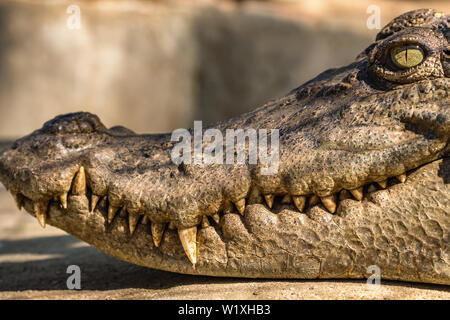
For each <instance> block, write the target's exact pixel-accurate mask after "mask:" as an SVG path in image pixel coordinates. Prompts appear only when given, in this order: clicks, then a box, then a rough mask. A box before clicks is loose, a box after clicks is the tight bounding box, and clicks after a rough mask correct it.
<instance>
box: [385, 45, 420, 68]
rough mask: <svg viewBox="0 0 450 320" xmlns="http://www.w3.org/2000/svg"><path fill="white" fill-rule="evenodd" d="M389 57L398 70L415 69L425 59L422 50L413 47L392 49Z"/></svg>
mask: <svg viewBox="0 0 450 320" xmlns="http://www.w3.org/2000/svg"><path fill="white" fill-rule="evenodd" d="M390 56H391V60H392V62H393V63H394V64H395V65H396V66H397V67H398V68H400V69H408V68H412V67H415V66H417V65H418V64H420V63H421V62H422V61H423V59H424V58H425V54H424V52H423V50H422V48H420V47H419V46H414V45H406V46H404V45H403V46H397V47H393V48H392V49H391V50H390Z"/></svg>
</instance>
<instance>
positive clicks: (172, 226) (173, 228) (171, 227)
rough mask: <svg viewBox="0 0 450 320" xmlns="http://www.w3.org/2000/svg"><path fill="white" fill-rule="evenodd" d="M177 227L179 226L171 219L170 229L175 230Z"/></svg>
mask: <svg viewBox="0 0 450 320" xmlns="http://www.w3.org/2000/svg"><path fill="white" fill-rule="evenodd" d="M176 228H177V226H176V225H175V222H173V221H170V222H169V229H170V230H175V229H176Z"/></svg>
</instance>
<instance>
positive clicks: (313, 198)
mask: <svg viewBox="0 0 450 320" xmlns="http://www.w3.org/2000/svg"><path fill="white" fill-rule="evenodd" d="M318 203H319V197H318V196H316V195H315V194H314V195H312V196H311V198H309V206H310V207H311V206H314V205H316V204H318Z"/></svg>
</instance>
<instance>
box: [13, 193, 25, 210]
mask: <svg viewBox="0 0 450 320" xmlns="http://www.w3.org/2000/svg"><path fill="white" fill-rule="evenodd" d="M12 196H13V198H14V202H15V203H16V206H17V208H18V209H19V210H22V206H23V198H22V195H21V194H19V193H14V192H13V193H12Z"/></svg>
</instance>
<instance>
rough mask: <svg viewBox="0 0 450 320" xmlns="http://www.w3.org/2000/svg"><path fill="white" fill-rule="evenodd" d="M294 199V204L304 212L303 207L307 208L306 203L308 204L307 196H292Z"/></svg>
mask: <svg viewBox="0 0 450 320" xmlns="http://www.w3.org/2000/svg"><path fill="white" fill-rule="evenodd" d="M292 199H293V200H294V204H295V206H296V207H297V209H298V211H300V212H303V209H304V208H305V204H306V197H305V196H292Z"/></svg>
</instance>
